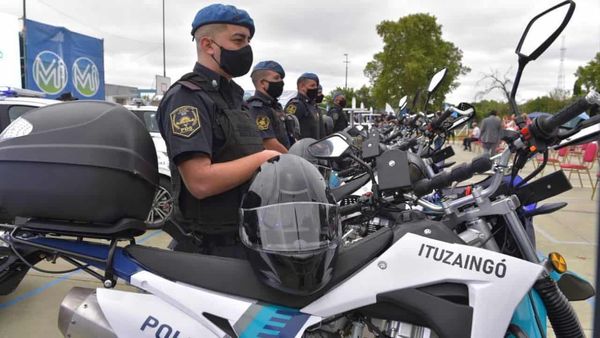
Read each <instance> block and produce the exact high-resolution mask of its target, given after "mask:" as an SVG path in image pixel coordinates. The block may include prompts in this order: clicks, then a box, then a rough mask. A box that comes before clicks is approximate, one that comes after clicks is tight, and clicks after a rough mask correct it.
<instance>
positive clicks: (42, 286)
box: [0, 145, 598, 338]
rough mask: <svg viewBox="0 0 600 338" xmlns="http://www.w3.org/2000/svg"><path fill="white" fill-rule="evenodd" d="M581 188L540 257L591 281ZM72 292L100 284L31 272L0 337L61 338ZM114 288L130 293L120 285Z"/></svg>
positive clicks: (590, 234) (584, 305)
mask: <svg viewBox="0 0 600 338" xmlns="http://www.w3.org/2000/svg"><path fill="white" fill-rule="evenodd" d="M459 148H460V147H459V146H458V145H455V151H456V152H457V155H456V157H455V160H456V161H458V162H459V163H460V162H462V161H467V160H469V159H470V157H472V156H473V155H474V153H469V152H463V151H461V150H460V149H459ZM528 169H529V170H531V168H528ZM550 170H551V169H550ZM547 172H548V171H547ZM584 184H585V187H584V188H580V187H579V182H578V180H577V179H574V180H573V185H574V186H575V188H574V189H572V190H571V191H568V192H566V193H564V194H562V195H560V196H558V197H555V198H553V199H551V200H552V201H565V202H568V203H569V205H568V206H567V207H566V208H564V209H562V210H560V211H558V212H556V213H554V214H552V215H545V216H539V217H537V218H536V219H535V225H536V236H537V243H538V249H539V250H540V251H541V252H545V253H547V252H550V251H558V252H560V253H561V254H563V255H564V256H565V258H566V259H567V262H568V264H569V268H570V269H571V270H574V271H576V272H577V273H579V274H581V275H582V276H584V277H586V278H588V279H590V280H592V281H593V280H594V276H595V275H594V273H595V272H594V269H595V260H596V247H597V243H596V223H597V210H598V209H597V200H596V201H592V200H591V199H590V196H591V187H590V185H589V182H586V181H585V180H584ZM596 199H598V197H596ZM168 241H169V237H168V236H167V235H165V234H163V233H161V232H159V231H154V232H149V233H146V234H145V235H143V236H141V237H140V238H138V243H141V242H143V243H144V244H145V245H151V246H157V247H165V246H166V245H167V243H168ZM43 267H45V268H48V269H65V268H68V265H66V264H58V265H51V264H47V263H46V264H44V265H43ZM74 286H81V287H89V288H95V287H101V284H100V283H99V282H97V281H95V280H94V279H92V278H91V277H90V276H88V275H87V274H85V273H83V272H74V273H70V274H67V275H61V276H53V275H48V274H43V273H39V272H36V271H30V272H29V274H28V275H27V277H26V278H25V280H24V281H23V282H22V283H21V285H20V286H19V288H18V289H17V290H16V291H15V292H14V293H13V294H12V295H10V296H6V297H0V337H48V338H52V337H61V334H60V331H59V330H58V328H57V317H58V308H59V305H60V302H61V301H62V298H63V297H64V295H65V294H66V293H67V292H68V291H69V290H70V289H71V288H72V287H74ZM117 288H121V289H123V288H125V289H127V288H130V287H127V286H125V285H123V284H119V285H118V286H117ZM593 306H594V301H593V300H591V301H584V302H577V303H575V309H576V311H577V313H578V314H579V318H580V320H581V321H582V323H583V326H584V328H585V329H586V334H587V335H588V336H589V337H591V336H592V332H591V328H592V312H593Z"/></svg>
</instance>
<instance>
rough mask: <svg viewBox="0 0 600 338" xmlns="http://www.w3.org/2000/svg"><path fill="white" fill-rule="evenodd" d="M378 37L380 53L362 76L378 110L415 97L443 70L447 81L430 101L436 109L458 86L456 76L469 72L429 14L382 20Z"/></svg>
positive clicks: (456, 50)
mask: <svg viewBox="0 0 600 338" xmlns="http://www.w3.org/2000/svg"><path fill="white" fill-rule="evenodd" d="M377 34H378V35H379V36H381V37H382V39H383V42H384V47H383V51H381V52H379V53H377V54H375V55H374V56H373V61H371V62H369V63H368V64H367V65H366V67H365V70H364V73H365V76H367V77H368V78H369V80H370V81H371V85H372V95H373V97H374V99H375V103H376V105H377V106H378V107H383V106H384V105H385V103H386V102H387V103H390V104H392V103H393V102H398V101H399V99H400V98H401V97H402V96H404V95H409V96H411V97H412V96H414V95H415V93H416V92H417V90H422V89H424V88H426V87H427V85H428V84H429V80H430V79H431V76H433V74H435V73H436V72H437V71H439V70H440V69H442V68H444V67H445V68H447V69H448V71H447V74H446V78H445V79H444V81H443V82H442V84H441V85H440V87H439V88H438V90H437V92H436V93H435V94H434V96H433V98H432V99H433V100H432V101H433V102H434V104H435V105H438V106H439V105H441V103H442V102H443V100H444V97H445V95H446V93H448V92H449V91H451V90H452V89H454V88H456V87H457V86H458V82H456V79H457V77H458V76H459V75H462V74H466V73H467V72H469V71H470V69H469V68H467V67H465V66H463V65H462V63H461V60H462V51H461V50H460V49H459V48H457V47H456V46H455V45H454V44H453V43H452V42H449V41H445V40H443V39H442V26H441V25H438V24H437V22H436V18H435V17H434V16H431V15H429V14H411V15H408V16H405V17H402V18H400V19H399V20H398V21H388V20H384V21H382V22H381V23H379V25H377ZM424 96H426V95H424ZM423 100H424V98H423Z"/></svg>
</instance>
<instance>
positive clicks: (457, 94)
mask: <svg viewBox="0 0 600 338" xmlns="http://www.w3.org/2000/svg"><path fill="white" fill-rule="evenodd" d="M165 3H166V4H165V7H166V11H165V12H166V50H167V52H166V63H167V76H170V77H171V78H172V79H173V80H176V79H177V78H178V77H179V76H181V75H182V74H184V73H186V72H188V71H190V70H191V69H192V67H193V65H194V62H195V59H196V56H195V49H194V43H193V42H192V41H191V35H190V30H191V22H192V20H193V17H194V15H195V13H196V12H197V10H198V9H200V8H202V7H203V6H205V5H208V4H210V3H211V2H207V1H188V0H177V1H174V0H166V1H165ZM229 3H230V4H233V5H236V6H237V7H239V8H243V9H245V10H247V11H248V12H249V13H250V15H251V16H252V17H253V19H254V22H255V25H256V35H255V36H254V39H253V40H252V43H251V44H252V48H253V51H254V62H255V63H256V62H258V61H261V60H265V59H273V60H276V61H278V62H280V63H281V64H282V65H283V67H284V68H285V71H286V75H287V77H286V86H285V89H286V90H293V89H295V88H294V87H295V82H296V81H295V80H296V78H297V77H298V76H299V75H300V74H301V73H303V72H305V71H311V72H315V73H317V74H318V75H319V77H320V79H321V83H322V85H323V87H324V88H325V92H329V91H330V90H332V89H333V88H335V87H336V86H343V85H344V71H345V68H344V67H345V64H344V63H343V60H344V53H348V54H349V60H350V64H349V68H348V86H349V87H355V88H358V87H360V86H362V85H364V84H368V79H367V78H366V77H365V76H364V75H363V69H364V67H365V65H366V63H367V62H369V61H370V60H371V59H372V57H373V55H374V54H375V53H377V52H378V51H380V50H381V49H382V47H383V43H382V41H381V38H380V37H379V36H378V35H377V33H376V31H375V27H376V25H377V24H378V23H379V22H381V21H382V20H398V19H399V18H400V17H402V16H405V15H408V14H412V13H429V14H432V15H434V16H435V17H436V18H437V22H438V24H441V25H442V32H443V38H444V39H446V40H448V41H451V42H453V43H454V44H455V45H456V46H457V47H458V48H460V49H461V50H462V51H463V64H464V65H466V66H468V67H470V68H471V72H470V73H469V74H468V75H466V76H462V77H460V78H459V82H460V83H461V85H460V87H459V88H457V89H456V90H455V91H454V92H452V93H450V94H449V95H448V97H447V99H448V101H450V102H454V103H456V102H459V101H471V100H473V99H474V96H475V94H476V92H477V91H479V90H481V88H478V87H477V86H476V84H477V81H478V80H479V79H480V78H481V77H482V76H483V74H484V73H489V72H491V71H492V70H498V71H500V72H501V73H502V74H504V73H505V72H506V71H508V70H509V69H512V70H511V72H510V73H509V74H510V77H511V78H513V77H514V73H515V70H516V64H517V62H516V61H517V57H516V55H515V54H514V49H515V47H516V44H517V42H518V39H519V38H520V35H521V32H522V31H523V29H524V28H525V26H526V24H527V22H528V21H529V20H530V19H531V18H532V17H533V16H534V15H536V14H537V13H539V12H541V11H543V10H545V9H546V8H548V7H550V6H552V5H554V4H556V3H558V1H557V0H552V1H549V0H538V1H522V0H470V1H458V0H453V1H449V0H421V1H414V0H412V1H410V0H391V1H382V0H378V1H339V0H338V1H331V0H318V1H310V0H305V1H286V0H269V1H266V0H261V1H230V2H229ZM576 3H577V8H576V10H575V14H574V15H573V18H572V19H571V22H570V23H569V25H568V26H567V28H566V29H565V32H564V35H565V36H566V38H565V47H566V55H565V61H564V72H565V87H566V89H568V90H571V89H572V87H573V83H574V81H575V77H574V76H573V73H574V72H575V71H576V69H577V67H578V66H581V65H584V64H586V63H587V62H589V61H590V60H591V59H592V58H593V57H594V55H595V54H596V53H597V52H598V51H600V0H576ZM0 12H4V13H9V14H14V15H18V16H21V15H22V2H21V1H17V0H12V1H2V2H0ZM27 17H28V18H29V19H32V20H36V21H40V22H43V23H47V24H51V25H57V26H65V27H67V28H68V29H70V30H72V31H76V32H79V33H83V34H87V35H91V36H94V37H98V38H102V39H104V53H105V63H104V67H105V80H106V83H111V84H120V85H129V86H136V87H140V88H150V87H153V86H154V75H156V74H159V75H162V72H163V69H162V65H163V60H162V1H161V0H136V1H132V0H119V1H115V0H103V1H93V0H79V1H76V0H28V1H27ZM406 48H410V46H406ZM560 48H561V39H560V38H559V39H558V40H557V41H556V42H555V43H554V44H553V45H552V46H551V47H550V49H549V50H548V51H547V52H546V53H545V54H544V55H542V56H541V57H540V58H539V59H538V60H537V61H536V62H534V63H531V64H530V65H528V68H527V69H526V70H525V73H524V75H523V79H522V81H521V86H520V90H519V95H518V99H519V101H522V100H525V99H529V98H534V97H536V96H541V95H545V94H547V93H548V92H550V91H551V90H552V89H553V88H555V87H556V86H557V80H558V73H559V65H560ZM236 82H238V83H239V84H240V85H241V86H242V87H244V88H245V89H253V88H252V84H251V81H250V78H249V76H244V77H241V78H238V79H236ZM424 85H425V84H424ZM488 97H489V98H496V97H500V96H498V95H490V96H488Z"/></svg>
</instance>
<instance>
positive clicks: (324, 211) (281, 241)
mask: <svg viewBox="0 0 600 338" xmlns="http://www.w3.org/2000/svg"><path fill="white" fill-rule="evenodd" d="M240 214H241V216H240V238H241V240H242V243H243V244H244V246H245V247H246V249H247V250H246V251H247V254H248V259H249V261H250V263H251V265H252V267H253V269H254V271H255V273H256V274H257V276H258V277H259V278H260V279H261V280H262V281H263V282H264V283H266V284H267V285H269V286H271V287H273V288H275V289H278V290H280V291H283V292H286V293H291V294H296V295H308V294H312V293H314V292H317V291H318V290H320V289H321V288H322V287H324V286H325V285H326V284H327V283H328V282H329V281H330V280H331V276H332V274H333V269H334V266H335V261H336V254H337V251H338V248H339V247H340V246H341V225H340V222H339V207H338V206H337V205H336V204H335V202H334V199H333V196H332V195H331V194H330V192H329V189H328V188H327V185H326V184H325V180H324V179H323V177H322V176H321V175H320V173H319V171H318V170H317V169H316V168H315V167H314V166H313V165H312V164H311V163H309V162H308V161H306V160H305V159H303V158H301V157H298V156H296V155H291V154H284V155H280V156H277V157H274V158H272V159H271V160H269V161H267V162H265V163H263V165H262V166H261V167H260V168H259V169H258V172H257V173H256V175H255V176H254V179H253V180H252V182H251V184H250V187H249V190H248V192H247V193H246V194H245V195H244V197H243V199H242V205H241V208H240Z"/></svg>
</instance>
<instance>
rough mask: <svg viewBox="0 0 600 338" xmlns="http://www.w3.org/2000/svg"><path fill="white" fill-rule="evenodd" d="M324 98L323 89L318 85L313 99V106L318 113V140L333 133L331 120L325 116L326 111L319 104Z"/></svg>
mask: <svg viewBox="0 0 600 338" xmlns="http://www.w3.org/2000/svg"><path fill="white" fill-rule="evenodd" d="M324 98H325V96H324V95H323V87H322V86H321V85H319V87H318V90H317V98H316V99H315V106H316V107H317V111H318V112H319V138H323V137H325V136H327V135H329V134H331V133H332V132H333V120H332V119H331V118H330V117H329V116H327V111H325V109H323V108H321V103H322V102H323V99H324Z"/></svg>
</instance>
